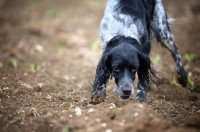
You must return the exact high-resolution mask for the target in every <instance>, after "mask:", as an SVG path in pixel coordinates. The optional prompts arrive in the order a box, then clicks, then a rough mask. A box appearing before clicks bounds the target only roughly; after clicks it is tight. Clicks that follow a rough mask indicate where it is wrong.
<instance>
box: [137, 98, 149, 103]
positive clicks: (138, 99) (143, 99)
mask: <svg viewBox="0 0 200 132" xmlns="http://www.w3.org/2000/svg"><path fill="white" fill-rule="evenodd" d="M135 101H136V102H140V103H142V102H147V99H146V98H140V97H136V98H135Z"/></svg>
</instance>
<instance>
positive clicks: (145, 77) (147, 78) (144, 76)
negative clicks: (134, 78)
mask: <svg viewBox="0 0 200 132" xmlns="http://www.w3.org/2000/svg"><path fill="white" fill-rule="evenodd" d="M138 57H139V60H140V66H139V69H138V78H139V79H140V81H141V84H142V85H143V86H144V87H145V88H148V89H150V83H152V84H156V85H158V84H160V83H162V81H163V80H162V74H160V73H158V72H156V70H154V68H153V67H151V60H150V58H149V56H147V55H145V54H143V53H139V55H138Z"/></svg>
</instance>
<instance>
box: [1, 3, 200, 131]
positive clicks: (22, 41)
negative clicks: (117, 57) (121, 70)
mask: <svg viewBox="0 0 200 132" xmlns="http://www.w3.org/2000/svg"><path fill="white" fill-rule="evenodd" d="M105 3H106V0H56V1H54V0H34V1H27V0H0V132H13V131H15V132H73V131H74V132H95V131H96V132H153V131H156V132H199V131H200V67H199V66H200V25H199V23H200V2H199V1H198V0H176V1H174V0H164V3H165V7H166V10H167V13H168V16H169V17H170V18H175V20H176V21H175V23H174V24H173V25H172V31H173V33H174V36H175V40H176V43H177V46H178V47H179V49H180V52H181V55H182V56H183V57H182V59H183V63H184V66H185V69H186V70H187V72H188V75H189V77H190V83H188V86H187V88H183V87H181V86H180V85H179V84H178V83H177V82H176V80H177V79H176V72H175V64H174V61H173V60H172V56H171V54H170V53H169V52H168V51H167V50H166V49H164V48H162V47H161V46H160V45H159V44H157V43H155V44H153V46H152V53H151V58H152V62H153V66H154V68H155V69H156V70H157V71H160V72H162V73H163V76H164V82H163V84H162V85H160V89H159V88H157V87H155V86H152V91H151V92H150V93H148V102H147V103H137V102H135V100H134V97H132V98H131V99H129V100H126V101H123V100H121V99H119V97H117V96H116V95H113V94H111V91H112V89H113V88H114V87H115V85H114V83H113V80H110V81H109V85H108V88H107V97H106V101H105V102H104V103H101V104H98V105H92V104H89V103H88V102H89V96H90V94H91V92H92V85H91V84H92V82H93V80H94V75H95V69H96V66H97V63H98V61H99V58H100V56H101V53H102V49H101V47H100V46H99V45H97V44H99V42H98V41H99V23H100V20H101V17H102V15H103V11H104V7H105Z"/></svg>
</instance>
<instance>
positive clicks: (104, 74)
mask: <svg viewBox="0 0 200 132" xmlns="http://www.w3.org/2000/svg"><path fill="white" fill-rule="evenodd" d="M109 77H110V72H109V70H108V69H106V66H105V65H104V64H103V62H102V59H101V60H100V62H99V64H98V66H97V69H96V76H95V81H94V85H93V92H92V94H91V97H90V99H91V100H90V103H91V104H98V103H101V102H103V101H104V99H105V98H106V84H107V81H108V79H109Z"/></svg>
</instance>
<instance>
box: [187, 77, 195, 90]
mask: <svg viewBox="0 0 200 132" xmlns="http://www.w3.org/2000/svg"><path fill="white" fill-rule="evenodd" d="M188 82H189V84H190V85H191V90H194V81H193V80H192V78H191V77H189V76H188Z"/></svg>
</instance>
